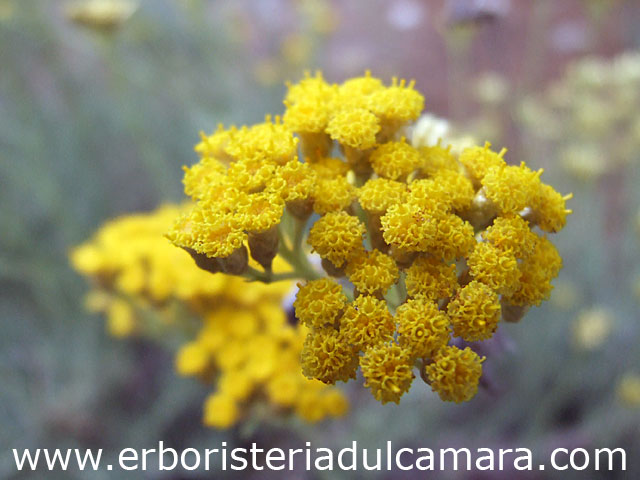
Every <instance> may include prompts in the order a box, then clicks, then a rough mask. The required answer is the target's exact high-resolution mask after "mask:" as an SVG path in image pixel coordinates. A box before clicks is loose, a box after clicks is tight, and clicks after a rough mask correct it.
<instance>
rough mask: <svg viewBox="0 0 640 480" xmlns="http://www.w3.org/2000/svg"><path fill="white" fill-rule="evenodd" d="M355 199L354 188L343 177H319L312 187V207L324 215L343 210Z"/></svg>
mask: <svg viewBox="0 0 640 480" xmlns="http://www.w3.org/2000/svg"><path fill="white" fill-rule="evenodd" d="M355 199H356V188H355V187H354V186H353V185H351V184H350V183H349V181H348V180H347V179H346V178H345V177H334V178H321V179H318V181H317V182H316V184H315V187H314V189H313V209H314V210H315V212H316V213H319V214H320V215H324V214H325V213H329V212H337V211H340V210H344V209H346V208H347V207H349V206H350V205H351V203H353V201H354V200H355Z"/></svg>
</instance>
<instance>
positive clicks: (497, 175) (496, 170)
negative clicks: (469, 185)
mask: <svg viewBox="0 0 640 480" xmlns="http://www.w3.org/2000/svg"><path fill="white" fill-rule="evenodd" d="M540 173H541V171H538V172H533V171H531V170H530V169H529V168H527V167H526V166H525V165H524V163H522V165H520V166H519V167H516V166H513V165H508V166H496V167H491V168H489V169H488V170H487V171H486V173H485V175H484V177H483V178H482V186H483V188H484V192H485V195H486V196H487V198H488V199H489V200H490V201H491V202H493V204H494V205H495V206H496V207H497V208H498V209H499V211H500V212H502V213H504V214H508V213H518V212H521V211H522V210H524V209H525V208H526V207H528V206H531V205H532V204H533V202H534V201H535V200H536V198H537V196H538V192H539V190H540Z"/></svg>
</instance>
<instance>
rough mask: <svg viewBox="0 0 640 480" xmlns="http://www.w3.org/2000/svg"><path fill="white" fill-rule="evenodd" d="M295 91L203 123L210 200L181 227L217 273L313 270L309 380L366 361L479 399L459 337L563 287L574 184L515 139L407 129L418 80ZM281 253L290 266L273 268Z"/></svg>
mask: <svg viewBox="0 0 640 480" xmlns="http://www.w3.org/2000/svg"><path fill="white" fill-rule="evenodd" d="M284 104H285V107H286V108H285V112H284V114H283V116H282V121H281V120H280V119H279V118H277V117H276V118H274V119H271V118H270V117H267V119H266V121H265V122H264V123H261V124H258V125H255V126H253V127H242V128H239V129H238V128H236V127H231V128H229V129H224V128H223V127H219V128H218V130H216V131H215V132H214V133H213V134H212V135H211V136H206V135H204V136H203V139H202V142H201V143H200V144H199V145H198V146H197V147H196V150H197V151H198V153H199V154H200V157H201V160H200V162H199V163H198V164H196V165H194V166H192V167H190V168H189V169H187V170H186V174H185V179H184V182H185V192H186V193H187V195H189V196H190V197H191V198H192V199H193V201H194V202H195V206H194V207H193V208H192V210H191V211H190V212H188V213H187V214H186V215H184V216H183V217H181V218H179V219H178V220H176V223H175V226H174V228H173V229H172V230H171V231H170V232H169V233H168V237H169V238H170V239H171V240H172V241H173V242H174V243H175V244H176V245H178V246H181V247H183V248H185V249H186V250H187V251H189V252H190V253H191V254H192V256H193V257H194V259H195V260H196V262H197V263H198V265H201V266H202V267H203V268H205V269H208V270H210V271H223V272H227V273H233V274H239V275H243V276H245V277H247V278H249V279H252V280H261V281H266V282H269V281H273V280H278V279H281V278H292V277H295V278H301V279H303V280H305V281H306V282H302V283H300V284H299V286H300V289H299V292H298V294H297V299H296V301H295V304H294V306H295V310H296V315H297V317H298V319H299V321H300V322H301V323H302V324H304V325H305V326H306V327H308V328H309V331H308V333H307V337H306V339H305V341H304V346H303V347H302V353H301V361H302V371H303V373H304V374H305V375H306V376H308V377H309V378H313V379H317V380H320V381H321V382H324V383H328V384H333V383H335V382H336V381H339V380H341V381H348V380H350V379H352V378H355V376H356V371H357V369H358V368H360V369H361V371H362V374H363V376H364V378H365V386H367V387H368V388H369V389H370V391H371V393H372V394H373V396H374V397H375V398H376V399H377V400H379V401H381V402H383V403H385V402H390V401H391V402H398V401H399V400H400V398H401V396H402V395H403V394H404V393H405V392H406V391H408V390H409V388H410V386H411V383H412V381H413V379H414V378H421V379H423V380H425V381H426V382H427V383H429V384H430V385H431V387H432V389H433V390H434V391H436V392H437V393H438V394H439V395H440V397H441V398H442V399H443V400H446V401H455V402H459V401H466V400H469V399H471V398H472V397H473V396H474V395H475V393H476V391H477V387H478V382H479V379H480V376H481V374H482V359H481V358H480V357H479V356H478V355H476V354H475V353H474V352H473V350H471V349H470V348H465V349H464V350H460V349H458V348H457V347H454V346H451V341H452V338H453V337H460V338H461V339H462V340H464V341H468V342H476V341H482V340H486V339H488V338H490V337H491V336H492V335H493V334H494V332H495V331H496V329H497V328H498V325H499V323H500V320H501V318H502V314H503V311H506V309H507V308H508V310H509V312H511V311H519V312H520V311H521V312H524V311H526V307H528V306H530V305H538V304H540V302H541V301H543V300H544V299H546V298H547V297H548V295H549V293H550V291H551V289H552V285H551V281H552V279H553V278H554V277H555V276H556V275H557V273H558V271H559V269H560V267H561V263H562V261H561V258H560V256H559V254H558V252H557V251H556V250H555V248H554V247H553V245H552V244H551V242H550V241H549V240H548V239H547V237H545V236H542V234H541V232H543V233H549V234H551V233H555V232H557V231H559V230H560V229H561V228H562V227H563V226H564V224H565V223H566V217H567V215H568V214H569V213H571V211H570V210H568V209H566V208H565V202H566V201H567V200H568V199H569V198H570V195H569V196H563V195H561V194H559V193H558V192H556V191H555V190H554V189H553V188H552V187H551V186H549V185H546V184H544V183H543V182H542V180H541V175H542V173H543V172H542V170H538V171H534V170H531V169H530V168H529V167H527V166H526V165H525V164H524V163H520V164H519V165H511V164H508V163H507V161H506V159H505V154H506V149H502V150H500V151H499V152H496V151H494V150H492V148H491V145H490V144H489V143H486V144H485V145H483V146H470V147H466V148H461V147H460V148H452V147H451V146H450V145H446V144H443V143H442V142H441V140H439V139H438V138H435V139H431V140H429V143H425V139H430V138H431V137H432V135H425V134H421V132H419V131H416V130H418V129H419V128H422V127H421V126H422V125H427V123H428V122H418V123H417V124H416V126H415V128H414V130H413V131H412V130H410V129H409V128H408V127H410V126H411V125H412V124H413V123H414V122H415V121H416V120H417V119H418V117H419V115H420V112H421V111H422V109H423V106H424V98H423V97H422V95H421V94H420V93H419V92H417V91H416V90H415V88H414V83H413V82H408V83H407V82H406V81H404V80H398V79H393V80H392V82H391V84H390V85H385V84H384V83H383V82H382V81H381V80H380V79H377V78H375V77H372V76H371V75H370V74H369V73H368V72H367V73H366V74H365V75H364V76H362V77H357V78H352V79H349V80H347V81H345V82H344V83H342V84H341V85H332V84H329V83H328V82H326V81H325V79H324V78H323V77H322V75H321V74H319V73H318V74H316V75H315V76H311V75H307V76H306V77H305V78H304V79H302V80H301V81H300V82H299V83H297V84H289V85H288V93H287V95H286V98H285V101H284ZM407 138H412V139H413V143H412V142H409V141H407ZM305 240H306V241H305ZM308 247H310V248H309V249H308ZM309 250H310V253H311V255H316V256H318V257H319V260H320V261H319V262H318V263H316V264H312V263H311V262H310V261H309V253H308V252H309ZM277 254H279V255H280V257H281V258H283V259H284V260H285V261H286V262H288V263H289V264H290V266H291V272H289V273H286V274H284V275H283V274H281V273H280V274H279V273H274V272H273V271H272V268H271V261H272V259H273V258H274V257H275V256H276V255H277ZM249 255H250V256H251V257H253V258H254V259H255V260H256V261H258V263H259V264H260V265H261V267H262V268H261V269H256V268H253V267H252V266H251V265H250V264H249V260H248V257H249ZM280 257H279V258H280ZM318 264H319V265H318ZM320 266H321V268H322V270H321V269H320ZM509 307H514V308H509ZM508 319H509V320H510V321H514V320H517V319H518V318H515V316H514V315H511V316H510V317H509V318H508ZM416 369H417V370H418V371H419V372H420V374H419V375H416V374H415V371H416Z"/></svg>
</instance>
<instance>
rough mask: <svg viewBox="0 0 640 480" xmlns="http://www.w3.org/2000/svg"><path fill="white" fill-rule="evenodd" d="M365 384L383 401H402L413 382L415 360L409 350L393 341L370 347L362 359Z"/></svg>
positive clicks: (377, 398) (375, 396) (376, 397)
mask: <svg viewBox="0 0 640 480" xmlns="http://www.w3.org/2000/svg"><path fill="white" fill-rule="evenodd" d="M360 366H361V367H362V374H363V375H364V378H365V383H364V386H365V387H368V388H369V389H370V390H371V394H372V395H373V396H374V398H375V399H376V400H378V401H379V402H381V403H383V404H384V403H387V402H395V403H398V402H399V401H400V397H402V395H403V394H404V393H406V392H408V391H409V388H411V383H412V382H413V378H414V375H413V372H412V371H411V367H412V366H413V360H412V357H411V354H410V353H409V350H407V349H405V348H402V347H400V346H399V345H395V344H391V343H381V344H378V345H377V346H375V347H372V348H369V349H368V350H366V351H365V352H364V355H363V357H362V358H361V359H360Z"/></svg>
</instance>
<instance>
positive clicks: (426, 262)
mask: <svg viewBox="0 0 640 480" xmlns="http://www.w3.org/2000/svg"><path fill="white" fill-rule="evenodd" d="M405 282H406V286H407V293H408V294H409V295H410V296H411V297H416V296H419V295H422V296H425V297H427V298H429V299H431V300H437V299H440V298H447V297H449V296H451V295H452V294H453V291H454V290H455V288H456V287H457V286H458V277H457V275H456V266H455V265H453V264H447V263H444V262H442V261H440V260H437V259H436V258H433V257H418V258H417V259H415V260H414V262H413V263H412V264H411V266H410V267H409V268H408V269H407V278H406V280H405Z"/></svg>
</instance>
